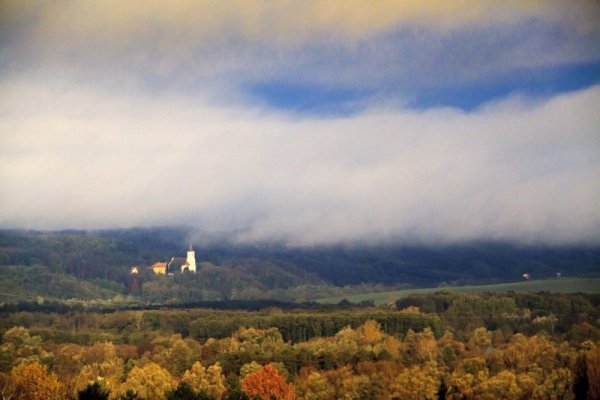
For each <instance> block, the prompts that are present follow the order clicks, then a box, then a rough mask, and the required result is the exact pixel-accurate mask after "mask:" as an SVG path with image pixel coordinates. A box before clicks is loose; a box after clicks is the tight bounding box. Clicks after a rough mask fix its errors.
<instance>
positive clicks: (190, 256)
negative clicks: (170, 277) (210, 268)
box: [181, 243, 196, 273]
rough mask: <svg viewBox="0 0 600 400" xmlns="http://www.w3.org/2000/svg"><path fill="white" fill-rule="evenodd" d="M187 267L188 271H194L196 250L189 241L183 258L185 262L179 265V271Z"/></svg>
mask: <svg viewBox="0 0 600 400" xmlns="http://www.w3.org/2000/svg"><path fill="white" fill-rule="evenodd" d="M186 268H187V269H188V270H189V271H190V272H193V273H196V252H195V251H194V248H193V247H192V244H191V243H190V248H189V249H188V252H187V259H186V260H185V264H183V265H182V266H181V272H183V271H184V270H185V269H186Z"/></svg>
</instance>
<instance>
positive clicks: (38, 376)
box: [2, 362, 65, 400]
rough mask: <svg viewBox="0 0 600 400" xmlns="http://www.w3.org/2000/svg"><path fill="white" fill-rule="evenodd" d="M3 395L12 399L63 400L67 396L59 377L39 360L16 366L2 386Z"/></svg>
mask: <svg viewBox="0 0 600 400" xmlns="http://www.w3.org/2000/svg"><path fill="white" fill-rule="evenodd" d="M2 391H3V396H4V398H6V399H11V400H62V399H64V398H65V396H64V389H63V386H62V384H61V383H60V382H59V381H58V377H57V376H56V375H55V374H53V373H49V372H48V369H47V367H46V366H45V365H42V364H39V363H37V362H34V363H31V364H27V365H25V364H21V365H18V366H16V367H14V368H13V369H12V370H11V372H10V375H9V377H8V382H6V387H4V388H2Z"/></svg>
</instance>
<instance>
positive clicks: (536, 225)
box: [0, 79, 600, 244]
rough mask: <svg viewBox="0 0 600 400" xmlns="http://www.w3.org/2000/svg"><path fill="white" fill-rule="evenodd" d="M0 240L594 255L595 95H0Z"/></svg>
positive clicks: (599, 167)
mask: <svg viewBox="0 0 600 400" xmlns="http://www.w3.org/2000/svg"><path fill="white" fill-rule="evenodd" d="M0 92H2V93H3V96H1V97H0V121H1V122H0V171H1V172H0V225H2V226H27V227H32V228H67V227H75V228H82V227H83V228H86V227H90V228H91V227H113V226H133V225H152V224H171V223H188V224H192V225H195V226H198V227H199V228H201V229H205V230H231V229H243V230H244V234H243V235H242V237H241V238H242V239H246V240H267V239H269V240H271V239H272V240H279V239H282V238H283V239H284V240H286V241H288V242H289V243H295V244H311V243H331V242H337V241H347V240H360V239H366V240H387V239H400V240H407V241H462V240H471V239H478V238H490V239H507V240H516V241H532V242H544V243H546V242H547V243H571V242H594V243H597V242H598V239H599V238H600V205H599V204H600V201H598V200H600V181H599V180H598V176H600V137H599V136H598V126H600V114H598V112H597V107H596V106H595V105H596V104H599V103H600V87H598V86H596V87H593V88H590V89H588V90H585V91H582V92H577V93H571V94H564V95H560V96H556V97H554V98H552V99H550V100H548V101H545V102H543V103H535V102H530V101H528V100H527V99H523V98H509V99H506V100H504V101H502V102H499V103H495V104H488V105H487V106H485V107H483V108H481V109H479V110H476V111H474V112H472V113H464V112H462V111H458V110H454V109H432V110H428V111H421V112H417V111H410V110H405V109H393V108H389V109H370V110H369V111H366V112H364V113H361V114H359V115H355V116H350V117H336V118H331V117H330V118H322V119H320V118H315V117H312V118H302V119H300V118H297V117H295V116H290V115H286V114H281V113H273V112H269V111H267V110H265V109H260V108H249V107H243V106H228V107H223V106H215V105H214V104H213V105H211V104H210V103H208V102H207V101H205V100H204V99H201V98H197V97H193V96H190V97H181V96H177V97H149V96H146V95H143V94H140V93H136V92H128V91H125V90H123V91H120V92H114V91H111V92H103V91H100V90H98V89H97V88H94V87H93V86H88V87H87V88H86V87H82V86H79V85H73V86H71V85H68V84H64V85H49V84H47V83H45V82H34V81H32V80H30V79H27V80H24V81H20V82H17V81H11V83H8V82H5V83H4V84H3V86H2V87H0Z"/></svg>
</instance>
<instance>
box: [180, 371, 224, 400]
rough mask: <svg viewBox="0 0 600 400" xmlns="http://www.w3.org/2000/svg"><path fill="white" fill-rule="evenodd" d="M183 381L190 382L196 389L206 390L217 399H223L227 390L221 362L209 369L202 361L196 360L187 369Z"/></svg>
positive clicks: (198, 390)
mask: <svg viewBox="0 0 600 400" xmlns="http://www.w3.org/2000/svg"><path fill="white" fill-rule="evenodd" d="M181 382H184V383H186V384H188V385H189V386H190V388H192V389H193V390H194V391H196V392H200V393H201V392H204V393H206V394H208V395H210V396H211V397H212V398H214V399H216V400H220V399H222V398H223V396H224V395H225V392H226V391H227V387H226V386H225V377H224V376H223V372H222V369H221V365H220V364H219V363H216V364H214V365H211V366H210V367H208V369H207V368H205V367H204V366H203V365H202V364H201V363H200V362H195V363H194V365H192V368H190V369H189V370H187V371H185V373H184V374H183V378H182V379H181Z"/></svg>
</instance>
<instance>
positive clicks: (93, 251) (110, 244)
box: [0, 227, 600, 302]
mask: <svg viewBox="0 0 600 400" xmlns="http://www.w3.org/2000/svg"><path fill="white" fill-rule="evenodd" d="M199 237H201V238H202V239H196V240H195V241H194V243H193V244H194V246H195V248H196V252H197V253H196V258H197V260H198V263H199V264H200V268H199V273H198V274H197V275H196V276H194V277H188V278H185V279H183V278H182V279H180V278H179V277H177V276H175V277H172V279H169V277H164V278H165V279H161V278H160V277H156V276H153V275H152V274H151V273H150V272H149V271H146V270H144V271H142V272H143V273H142V274H141V279H142V280H143V283H144V284H143V285H142V290H141V291H140V292H132V290H131V287H132V286H131V285H130V279H131V276H130V275H129V268H130V267H131V266H132V265H140V266H145V265H151V264H152V263H154V262H156V261H166V260H169V259H170V257H172V256H183V255H185V251H186V249H187V246H188V244H189V241H190V238H199ZM3 266H6V267H3ZM31 267H35V268H37V269H32V268H31ZM0 268H2V270H1V271H0V272H1V273H0V289H2V291H3V292H4V293H7V291H10V290H11V287H12V288H14V292H16V293H19V294H20V295H23V296H24V295H26V294H28V295H31V296H33V295H43V296H49V295H55V297H57V298H70V297H77V298H84V299H87V298H97V297H99V296H100V297H103V298H107V297H110V296H114V295H119V294H121V295H126V294H129V295H134V296H141V297H142V298H145V299H146V300H148V301H153V302H162V301H183V300H186V301H197V300H219V299H239V298H265V297H267V298H278V299H285V300H293V299H297V298H300V299H303V300H306V299H312V298H317V297H327V296H335V295H339V294H340V293H339V291H340V290H341V289H335V287H336V286H337V287H340V286H346V285H362V286H363V287H362V288H361V289H360V290H358V289H356V291H357V292H365V291H367V292H368V291H374V290H381V288H382V287H383V286H386V287H391V286H395V287H401V286H408V287H437V286H439V285H444V284H450V285H469V284H491V283H500V282H514V281H519V280H521V279H522V275H523V273H529V274H530V275H531V277H532V279H544V278H550V277H555V276H556V273H561V274H562V275H563V276H579V277H599V276H600V247H598V246H595V247H593V246H587V247H586V246H580V247H573V246H571V247H551V246H518V245H514V244H508V243H489V242H488V243H470V244H462V245H444V246H414V245H412V246H407V245H389V244H388V245H380V246H372V245H371V246H366V245H361V246H350V245H346V246H327V247H306V248H290V247H286V246H283V245H277V244H264V243H261V244H253V245H236V244H233V243H231V242H230V241H228V240H227V238H226V236H224V235H221V236H220V237H211V236H210V235H205V236H204V237H202V236H199V235H198V234H197V232H194V231H193V230H192V229H190V228H187V227H156V228H133V229H115V230H97V231H73V230H71V231H57V232H40V231H24V230H2V231H0ZM40 276H44V277H45V278H44V279H40ZM77 282H80V283H79V284H78V283H77ZM84 283H85V284H84ZM50 284H52V285H54V286H53V288H54V289H51V288H49V287H48V286H49V285H50ZM375 286H377V287H375ZM344 290H346V289H344ZM347 290H351V289H347ZM317 292H319V293H317ZM9 294H11V293H9ZM341 294H344V293H341Z"/></svg>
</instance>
